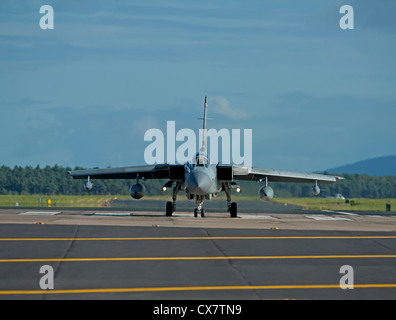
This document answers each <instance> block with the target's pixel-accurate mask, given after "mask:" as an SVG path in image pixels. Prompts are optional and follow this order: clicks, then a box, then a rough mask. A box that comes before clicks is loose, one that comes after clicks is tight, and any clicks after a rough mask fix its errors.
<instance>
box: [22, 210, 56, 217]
mask: <svg viewBox="0 0 396 320" xmlns="http://www.w3.org/2000/svg"><path fill="white" fill-rule="evenodd" d="M60 213H61V212H58V211H26V212H21V213H18V214H20V215H26V216H55V215H57V214H60Z"/></svg>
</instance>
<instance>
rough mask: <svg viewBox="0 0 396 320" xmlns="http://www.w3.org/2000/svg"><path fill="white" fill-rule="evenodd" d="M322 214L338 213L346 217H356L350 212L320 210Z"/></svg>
mask: <svg viewBox="0 0 396 320" xmlns="http://www.w3.org/2000/svg"><path fill="white" fill-rule="evenodd" d="M321 211H323V212H329V213H339V214H345V215H347V216H358V214H356V213H350V212H343V211H333V210H321Z"/></svg>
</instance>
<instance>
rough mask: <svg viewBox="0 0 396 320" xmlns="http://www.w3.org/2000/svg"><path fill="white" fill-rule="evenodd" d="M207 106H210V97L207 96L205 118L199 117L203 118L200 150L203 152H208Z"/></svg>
mask: <svg viewBox="0 0 396 320" xmlns="http://www.w3.org/2000/svg"><path fill="white" fill-rule="evenodd" d="M207 108H208V97H207V96H205V103H204V116H203V118H199V120H203V127H202V129H203V131H202V146H201V149H200V151H201V152H205V153H207V152H208V147H207V129H206V121H207V120H208V117H207Z"/></svg>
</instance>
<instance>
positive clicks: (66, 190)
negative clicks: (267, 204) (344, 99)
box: [0, 165, 396, 198]
mask: <svg viewBox="0 0 396 320" xmlns="http://www.w3.org/2000/svg"><path fill="white" fill-rule="evenodd" d="M79 169H84V168H81V167H76V168H74V169H72V168H70V167H66V168H65V167H62V166H59V165H54V166H52V167H50V166H46V167H44V168H40V166H36V167H35V168H34V167H31V166H26V167H21V166H15V167H14V168H10V167H7V166H4V165H3V166H2V167H0V194H3V195H7V194H44V195H60V194H64V195H82V194H86V193H87V191H85V190H84V187H83V185H84V182H85V181H84V180H74V179H73V178H72V177H70V176H68V175H67V174H66V171H70V170H79ZM342 176H343V177H344V178H345V180H341V181H338V182H336V183H334V184H331V185H320V187H321V190H322V192H321V195H322V196H334V195H335V194H337V193H340V194H342V195H343V196H344V197H346V198H396V176H384V177H376V176H368V175H358V174H344V175H342ZM165 182H166V180H147V181H145V182H143V183H144V184H145V186H146V188H147V192H148V195H159V194H162V192H161V187H162V186H163V184H164V183H165ZM93 183H94V188H93V189H92V190H91V191H89V193H90V194H96V195H108V194H111V195H126V194H129V188H130V187H131V186H132V185H133V184H134V183H135V180H93ZM239 183H240V185H241V187H242V192H243V195H248V196H255V195H257V192H258V190H259V188H260V187H261V184H258V183H254V182H247V181H240V182H239ZM270 186H271V187H272V188H273V189H274V191H275V195H276V196H281V197H306V196H309V195H310V194H311V185H310V184H299V183H270Z"/></svg>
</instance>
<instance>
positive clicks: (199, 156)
mask: <svg viewBox="0 0 396 320" xmlns="http://www.w3.org/2000/svg"><path fill="white" fill-rule="evenodd" d="M193 164H194V165H196V166H197V167H208V166H209V156H208V155H207V154H206V153H204V152H197V153H196V154H195V157H194V159H193Z"/></svg>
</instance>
